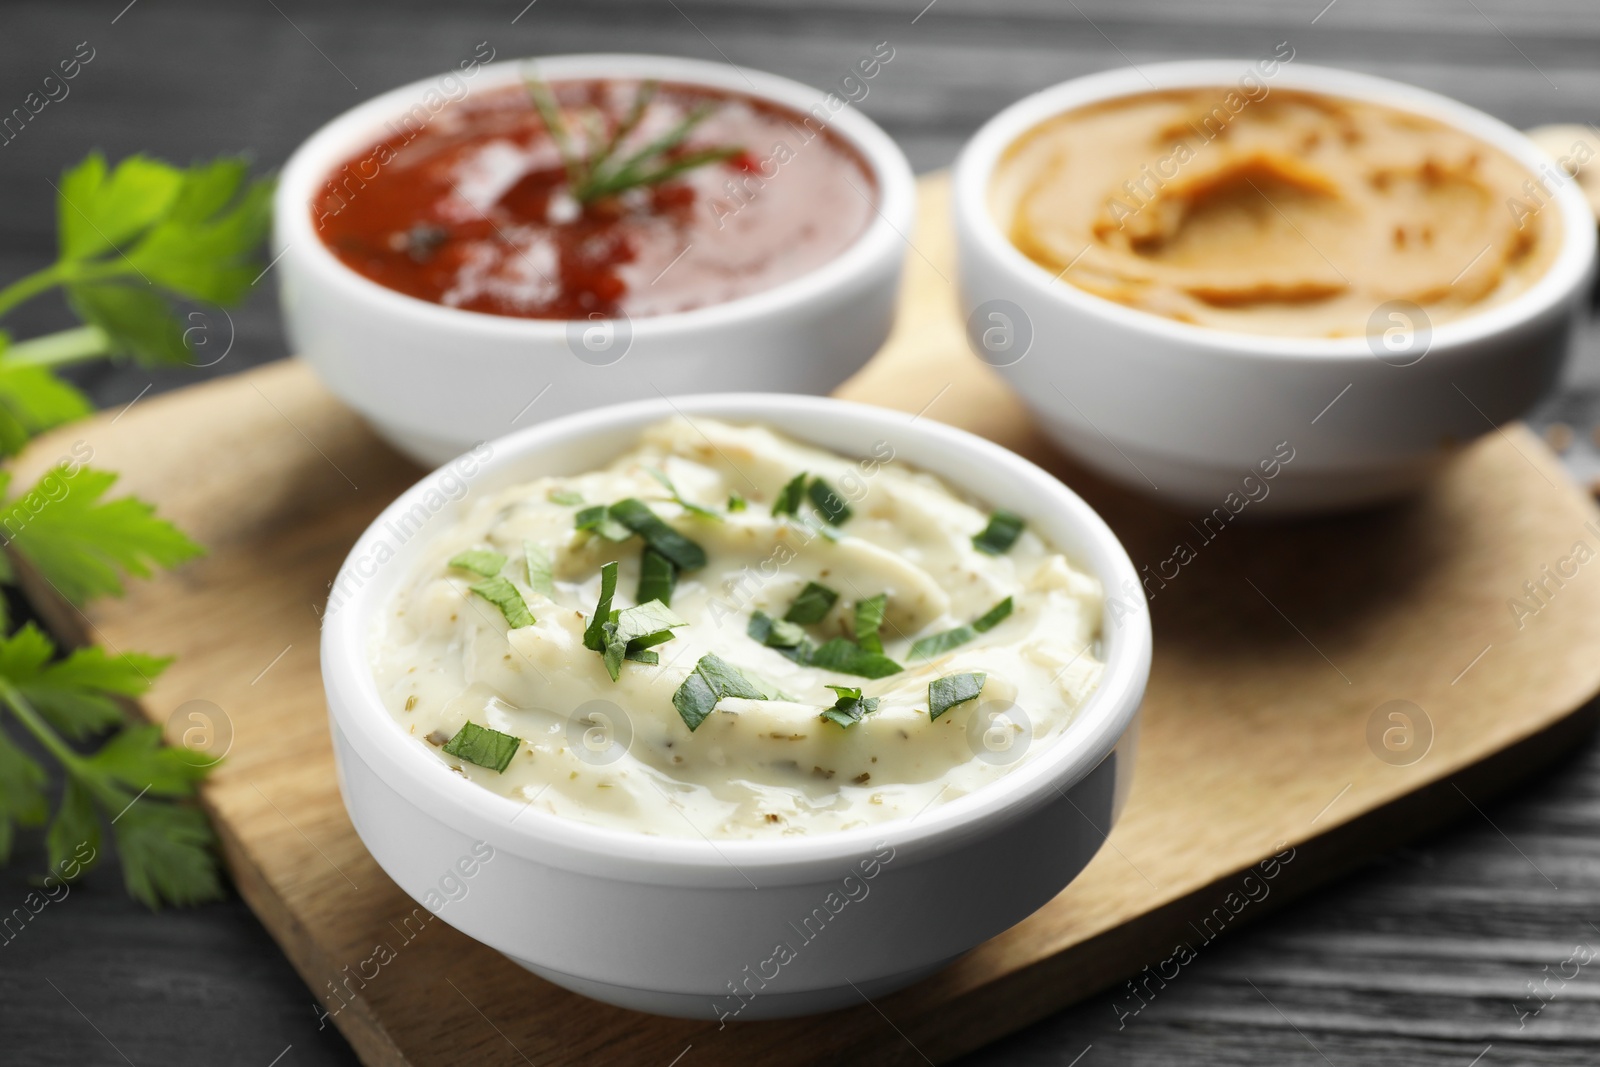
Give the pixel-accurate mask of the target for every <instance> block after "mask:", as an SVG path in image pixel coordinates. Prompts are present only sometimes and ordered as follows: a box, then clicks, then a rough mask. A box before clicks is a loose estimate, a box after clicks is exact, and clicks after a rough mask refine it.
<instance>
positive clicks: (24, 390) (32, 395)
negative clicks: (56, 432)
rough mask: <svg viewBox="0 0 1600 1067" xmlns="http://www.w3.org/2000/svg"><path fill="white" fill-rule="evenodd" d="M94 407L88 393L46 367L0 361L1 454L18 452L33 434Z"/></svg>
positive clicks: (81, 414) (6, 454)
mask: <svg viewBox="0 0 1600 1067" xmlns="http://www.w3.org/2000/svg"><path fill="white" fill-rule="evenodd" d="M4 347H5V345H4V344H0V349H3V348H4ZM93 410H94V408H93V407H92V405H90V403H89V400H88V398H87V397H85V396H84V395H83V394H82V393H80V392H78V390H76V389H74V388H73V387H72V386H70V385H68V384H67V383H66V382H63V381H61V380H60V379H59V378H57V377H56V376H55V375H53V374H51V373H50V372H49V371H48V370H46V369H45V368H43V367H30V366H26V365H23V366H16V365H8V364H7V363H5V362H4V361H0V455H5V456H14V455H16V454H17V453H18V452H20V451H22V446H23V445H25V444H27V443H28V440H29V438H31V437H33V436H35V435H36V434H41V433H43V432H44V431H46V430H49V429H53V428H55V427H57V426H60V425H62V424H64V423H68V422H72V421H73V420H74V419H80V418H83V417H84V416H85V415H87V414H89V413H90V412H91V411H93Z"/></svg>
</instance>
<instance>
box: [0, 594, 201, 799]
mask: <svg viewBox="0 0 1600 1067" xmlns="http://www.w3.org/2000/svg"><path fill="white" fill-rule="evenodd" d="M54 654H55V646H54V645H53V644H52V643H51V641H50V639H49V638H48V637H46V636H45V635H44V633H43V632H42V631H40V630H39V629H38V628H37V627H35V626H34V625H33V624H32V623H28V624H26V625H25V626H23V627H22V629H20V630H18V631H17V632H16V633H14V634H12V635H11V636H10V637H9V638H5V639H3V640H0V677H3V678H5V679H6V680H7V681H9V682H10V683H11V684H12V685H13V686H15V687H16V688H17V690H18V692H20V693H21V694H22V695H23V696H24V697H25V698H27V700H28V702H29V703H31V704H32V705H33V706H34V707H35V708H37V709H38V711H39V713H40V714H41V715H43V716H44V717H45V718H46V719H47V720H49V722H50V725H52V726H54V727H55V728H56V729H58V730H60V731H61V732H62V733H64V734H66V735H67V736H68V737H70V738H72V739H73V740H83V739H84V738H87V737H90V736H92V735H93V734H97V733H100V732H101V731H103V730H108V729H110V728H111V727H113V726H117V725H120V724H121V723H122V722H124V721H125V716H124V715H123V710H122V706H121V705H120V704H119V703H118V702H117V698H118V697H136V696H139V695H140V694H142V693H144V692H145V691H146V690H148V689H149V688H150V683H151V681H152V680H153V679H154V678H155V677H156V676H157V675H159V674H160V673H161V672H162V671H163V670H165V669H166V668H167V665H168V664H169V663H171V662H172V660H170V659H157V658H156V657H154V656H146V655H144V654H142V653H137V652H135V653H128V654H126V655H120V656H108V655H106V653H105V650H104V649H100V648H94V647H88V648H80V649H77V650H75V651H74V652H73V653H72V654H71V655H69V656H67V657H66V658H65V659H59V660H56V661H54V662H51V657H52V656H53V655H54ZM130 729H131V728H130ZM123 732H124V733H127V732H128V731H126V730H125V731H123ZM108 744H109V743H108ZM143 786H144V783H143V782H141V783H140V784H139V786H138V788H143Z"/></svg>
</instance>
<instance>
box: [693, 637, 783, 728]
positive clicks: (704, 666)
mask: <svg viewBox="0 0 1600 1067" xmlns="http://www.w3.org/2000/svg"><path fill="white" fill-rule="evenodd" d="M723 697H741V698H744V699H746V700H766V699H768V698H767V694H766V693H765V692H764V691H763V690H762V689H761V688H760V687H759V686H757V685H756V684H755V683H754V682H752V681H750V679H749V678H746V677H745V676H744V675H743V674H742V673H740V671H739V669H738V668H737V667H735V666H733V665H732V664H731V663H728V662H727V661H726V660H723V659H722V658H720V657H719V656H717V655H716V654H715V653H712V652H707V653H706V654H705V655H703V656H701V657H700V662H699V663H696V664H695V665H694V670H692V671H690V672H689V677H687V678H685V679H684V680H683V684H682V685H680V686H678V691H677V692H676V693H674V694H672V706H673V707H675V708H677V709H678V715H679V717H680V718H682V719H683V724H684V725H685V726H687V727H688V728H689V729H690V731H691V732H692V731H694V730H696V729H699V727H700V724H701V723H702V722H705V719H706V716H707V715H710V714H711V712H712V711H713V710H714V709H715V708H716V706H717V701H719V700H721V699H722V698H723Z"/></svg>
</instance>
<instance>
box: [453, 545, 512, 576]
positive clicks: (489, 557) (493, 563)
mask: <svg viewBox="0 0 1600 1067" xmlns="http://www.w3.org/2000/svg"><path fill="white" fill-rule="evenodd" d="M505 565H506V558H505V557H504V556H502V555H501V554H500V553H498V552H492V551H490V550H489V549H486V548H469V549H467V550H466V551H465V552H458V553H457V554H456V555H454V556H451V557H450V566H452V567H460V568H461V569H462V570H465V571H471V572H472V573H473V574H477V575H481V576H482V577H484V578H493V577H494V576H495V575H497V574H499V573H500V568H501V567H504V566H505Z"/></svg>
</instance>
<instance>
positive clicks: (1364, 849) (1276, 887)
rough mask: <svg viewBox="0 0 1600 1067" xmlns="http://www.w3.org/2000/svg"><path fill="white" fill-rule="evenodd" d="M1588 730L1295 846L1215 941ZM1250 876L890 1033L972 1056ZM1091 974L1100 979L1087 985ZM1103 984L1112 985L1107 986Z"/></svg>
mask: <svg viewBox="0 0 1600 1067" xmlns="http://www.w3.org/2000/svg"><path fill="white" fill-rule="evenodd" d="M1597 730H1600V695H1597V696H1595V697H1592V698H1591V699H1589V700H1588V701H1587V702H1585V703H1583V704H1581V705H1579V706H1578V707H1577V708H1574V709H1572V710H1570V711H1568V712H1567V713H1566V714H1565V715H1563V716H1561V717H1560V718H1559V719H1556V720H1555V721H1554V722H1551V723H1549V724H1548V725H1546V726H1545V727H1544V728H1543V729H1540V730H1537V731H1535V732H1533V733H1531V734H1528V735H1527V736H1525V737H1522V738H1520V739H1518V740H1517V741H1514V742H1512V743H1511V744H1510V745H1507V746H1506V747H1505V748H1502V749H1500V750H1499V751H1497V752H1494V753H1491V754H1490V755H1488V756H1486V757H1484V758H1483V759H1481V760H1478V761H1476V762H1474V763H1471V764H1468V765H1466V766H1464V767H1460V768H1457V769H1456V770H1455V771H1452V772H1451V773H1449V774H1445V775H1443V776H1441V777H1439V778H1436V779H1434V780H1433V781H1431V782H1427V783H1425V784H1423V785H1420V786H1418V787H1417V788H1416V789H1414V790H1412V791H1410V792H1408V793H1406V794H1404V795H1403V796H1401V797H1399V798H1397V799H1395V800H1393V801H1390V802H1389V803H1387V804H1384V805H1381V806H1379V807H1376V808H1372V809H1369V810H1367V811H1365V812H1362V813H1361V814H1360V815H1357V816H1356V817H1354V818H1352V819H1349V820H1347V821H1345V822H1343V823H1339V824H1337V825H1335V826H1332V827H1330V828H1329V829H1328V830H1326V831H1325V832H1323V833H1320V834H1318V835H1316V836H1315V837H1312V838H1308V839H1306V840H1305V841H1304V842H1303V843H1301V844H1299V845H1296V846H1294V850H1295V856H1294V859H1293V860H1292V861H1289V862H1286V863H1283V864H1281V865H1280V867H1279V870H1280V871H1281V872H1282V875H1281V876H1280V877H1278V878H1275V879H1273V881H1272V887H1271V891H1270V893H1269V895H1268V896H1267V897H1265V898H1263V899H1262V901H1260V902H1259V903H1258V904H1252V905H1250V906H1249V907H1247V908H1243V909H1241V910H1240V911H1239V912H1238V915H1237V918H1238V921H1236V922H1235V921H1230V922H1229V924H1228V926H1227V928H1226V930H1225V931H1224V932H1223V933H1222V934H1221V935H1219V936H1222V937H1226V936H1227V935H1228V934H1231V933H1233V932H1235V931H1236V930H1238V929H1240V928H1243V927H1245V926H1248V925H1249V924H1251V923H1253V922H1255V921H1257V920H1259V919H1261V918H1264V917H1266V916H1268V915H1272V914H1275V913H1277V912H1278V911H1279V910H1280V909H1281V908H1283V907H1284V906H1285V905H1288V904H1291V903H1293V902H1295V901H1297V900H1299V899H1301V898H1303V897H1305V896H1307V895H1308V894H1310V893H1311V892H1313V891H1315V890H1318V889H1323V888H1326V887H1327V886H1328V885H1329V884H1330V883H1332V882H1334V881H1337V880H1338V879H1340V878H1343V877H1345V876H1347V875H1349V874H1351V873H1353V872H1354V871H1356V870H1357V869H1358V868H1360V867H1361V866H1363V865H1365V864H1367V863H1369V862H1371V861H1372V860H1374V859H1376V858H1378V857H1379V856H1381V855H1383V854H1384V853H1386V852H1388V851H1390V850H1392V849H1394V848H1396V847H1398V846H1400V845H1403V844H1405V843H1407V842H1409V841H1414V840H1417V839H1418V838H1421V837H1424V836H1426V835H1428V834H1432V833H1436V832H1438V831H1440V830H1443V829H1445V828H1446V827H1448V826H1450V825H1451V824H1452V823H1455V822H1457V821H1458V820H1460V819H1461V818H1462V817H1463V816H1465V815H1468V814H1470V813H1473V812H1475V811H1476V812H1478V814H1480V815H1481V814H1482V812H1481V811H1480V810H1479V809H1480V808H1481V806H1482V803H1483V802H1485V801H1489V800H1492V799H1495V798H1497V797H1499V796H1502V795H1504V794H1505V793H1506V792H1508V791H1509V790H1511V789H1512V788H1514V787H1515V786H1517V785H1519V784H1521V783H1522V782H1524V781H1526V780H1527V779H1528V778H1530V777H1531V776H1532V775H1534V774H1535V773H1536V772H1538V771H1540V770H1542V769H1544V768H1546V767H1549V766H1551V765H1552V764H1555V763H1557V762H1559V761H1560V759H1561V758H1562V757H1563V756H1566V755H1570V754H1571V753H1572V752H1573V751H1574V749H1575V748H1576V747H1577V746H1578V745H1580V744H1582V743H1584V742H1586V741H1589V740H1591V739H1592V738H1593V736H1594V734H1595V733H1596V732H1597ZM1254 869H1255V867H1254V866H1251V867H1243V868H1240V869H1238V870H1236V871H1233V872H1231V873H1229V874H1227V875H1224V876H1223V877H1220V878H1217V879H1215V880H1213V881H1212V882H1210V883H1208V884H1207V885H1205V886H1203V887H1201V888H1200V889H1197V890H1195V891H1193V892H1191V893H1188V894H1186V895H1185V896H1183V897H1180V898H1178V899H1177V900H1173V901H1171V902H1169V903H1167V904H1164V905H1162V906H1161V907H1159V908H1156V909H1155V910H1153V911H1149V912H1146V913H1144V914H1143V915H1141V916H1139V917H1138V918H1136V919H1133V920H1132V921H1130V922H1127V923H1124V924H1123V925H1122V926H1119V927H1115V928H1113V929H1111V930H1107V931H1105V932H1103V933H1100V934H1097V935H1095V936H1094V937H1092V938H1089V939H1088V940H1086V941H1082V942H1080V943H1079V944H1078V945H1076V946H1074V947H1073V948H1071V949H1069V950H1068V951H1066V952H1062V953H1058V954H1057V955H1055V956H1052V957H1050V958H1048V959H1044V960H1040V961H1039V962H1037V963H1033V964H1030V965H1028V966H1026V967H1023V968H1020V969H1017V970H1014V971H1012V972H1011V973H1009V974H1007V975H1006V976H1005V977H1004V978H1000V979H997V980H995V981H993V982H990V983H989V984H988V985H986V986H983V987H981V988H979V989H975V990H972V991H970V992H968V993H966V994H965V995H964V996H963V997H962V998H961V1000H962V1007H961V1010H960V1012H959V1013H957V1012H951V1011H949V1009H948V1007H947V1008H945V1009H942V1010H941V1011H940V1012H939V1013H937V1014H936V1015H930V1016H929V1017H927V1018H928V1019H933V1020H936V1025H935V1026H932V1027H929V1026H927V1025H926V1023H927V1019H924V1020H918V1021H917V1022H908V1020H905V1019H904V1018H902V1019H901V1020H900V1021H899V1023H898V1025H900V1026H901V1027H902V1028H905V1029H907V1030H908V1031H909V1032H910V1033H911V1034H913V1035H915V1037H916V1038H917V1039H918V1040H917V1044H918V1046H919V1048H920V1049H922V1050H925V1051H926V1052H927V1053H928V1055H930V1056H932V1057H933V1059H934V1060H935V1062H938V1063H945V1062H948V1061H950V1060H953V1059H956V1058H958V1057H960V1056H963V1055H966V1054H967V1053H970V1052H973V1051H975V1050H976V1049H979V1048H982V1047H984V1046H985V1045H988V1044H991V1043H993V1042H995V1041H998V1040H1000V1039H1001V1038H1003V1037H1006V1036H1008V1035H1010V1034H1013V1033H1016V1032H1018V1031H1020V1030H1023V1029H1025V1028H1026V1027H1028V1026H1031V1025H1033V1024H1034V1023H1037V1022H1039V1021H1040V1020H1042V1019H1045V1018H1048V1017H1049V1016H1051V1015H1054V1014H1055V1013H1057V1012H1059V1011H1062V1010H1063V1009H1065V1008H1068V1007H1071V1006H1072V1005H1074V1004H1077V1003H1079V1002H1081V1001H1083V1000H1086V999H1088V998H1089V997H1091V996H1093V995H1095V994H1097V993H1101V992H1104V991H1105V990H1107V989H1111V988H1113V987H1115V986H1116V985H1117V983H1118V982H1122V981H1126V980H1128V979H1129V978H1131V977H1132V976H1135V975H1138V974H1140V973H1141V971H1142V970H1143V969H1144V968H1145V967H1153V966H1155V965H1156V964H1158V963H1159V962H1161V961H1162V960H1164V959H1166V958H1168V957H1169V956H1170V955H1172V953H1173V950H1174V947H1175V946H1176V945H1177V944H1178V942H1180V941H1183V940H1185V931H1189V930H1191V929H1192V928H1191V926H1190V924H1191V923H1193V922H1194V921H1196V920H1197V919H1199V918H1202V917H1205V916H1207V915H1210V914H1211V913H1212V910H1213V909H1214V908H1216V907H1218V906H1220V905H1221V902H1222V899H1223V898H1224V897H1225V896H1226V895H1227V894H1228V893H1229V892H1233V891H1237V890H1238V889H1239V886H1240V883H1241V882H1242V881H1243V879H1244V878H1245V877H1246V876H1247V875H1249V874H1250V873H1251V872H1252V871H1253V870H1254ZM1130 931H1131V933H1132V935H1133V939H1134V940H1135V941H1136V942H1137V944H1138V945H1139V946H1140V951H1139V952H1138V953H1137V954H1135V955H1129V954H1128V951H1127V947H1126V946H1127V939H1128V937H1129V933H1130ZM1210 943H1211V942H1210V940H1208V941H1206V942H1205V944H1210ZM1113 946H1115V947H1113ZM1084 953H1088V954H1090V955H1093V956H1095V957H1096V958H1097V963H1098V964H1099V966H1084V963H1083V959H1082V956H1083V954H1084ZM1197 955H1198V953H1197ZM1094 974H1099V975H1101V977H1097V978H1089V977H1087V976H1089V975H1094ZM1105 975H1110V976H1111V977H1110V978H1109V979H1106V978H1105V977H1104V976H1105ZM1063 990H1065V991H1066V992H1065V993H1064V994H1063ZM957 1014H959V1015H960V1017H961V1019H967V1018H972V1017H977V1018H982V1019H988V1020H1005V1024H1004V1026H1003V1027H1001V1028H997V1029H993V1030H986V1031H983V1032H981V1033H980V1032H977V1031H968V1032H965V1033H963V1032H962V1027H963V1026H964V1025H965V1024H964V1023H963V1022H962V1021H961V1019H952V1016H954V1015H957ZM881 1051H882V1050H881V1049H874V1050H863V1052H864V1053H870V1054H869V1055H865V1056H864V1058H863V1060H862V1062H868V1061H872V1060H876V1061H877V1062H882V1061H881ZM920 1058H921V1057H920V1055H919V1056H916V1057H914V1058H910V1059H907V1060H906V1062H907V1063H915V1062H918V1061H919V1060H920Z"/></svg>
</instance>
